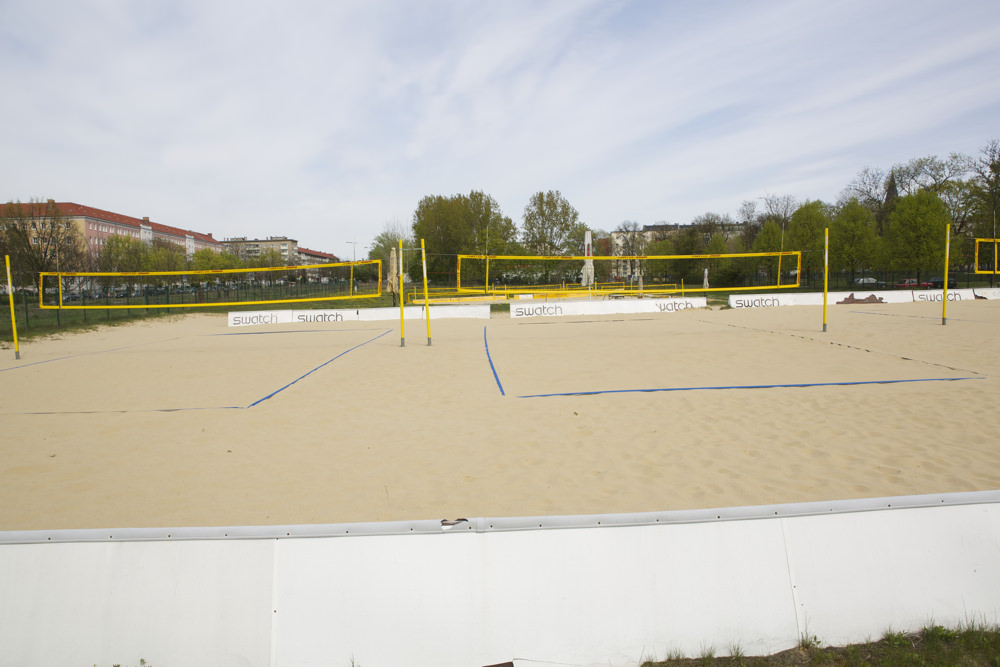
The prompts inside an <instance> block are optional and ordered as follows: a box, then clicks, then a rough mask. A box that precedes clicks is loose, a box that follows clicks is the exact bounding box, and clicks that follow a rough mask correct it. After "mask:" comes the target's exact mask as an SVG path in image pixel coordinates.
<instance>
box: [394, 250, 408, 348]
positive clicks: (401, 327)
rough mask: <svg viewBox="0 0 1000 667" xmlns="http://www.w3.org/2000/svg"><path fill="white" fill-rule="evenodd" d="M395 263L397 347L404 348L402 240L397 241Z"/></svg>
mask: <svg viewBox="0 0 1000 667" xmlns="http://www.w3.org/2000/svg"><path fill="white" fill-rule="evenodd" d="M396 261H397V262H398V263H397V265H396V270H397V273H396V275H397V276H398V277H399V346H400V347H406V324H405V323H404V322H403V239H399V254H398V255H397V256H396Z"/></svg>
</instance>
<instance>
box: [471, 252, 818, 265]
mask: <svg viewBox="0 0 1000 667" xmlns="http://www.w3.org/2000/svg"><path fill="white" fill-rule="evenodd" d="M801 254H802V252H801V251H800V250H781V251H778V250H775V251H773V252H737V253H723V254H706V255H600V256H593V257H588V256H586V255H458V257H459V259H461V258H465V259H489V260H490V261H493V260H498V259H499V260H506V259H527V260H559V259H562V260H586V259H593V260H596V261H607V262H610V261H619V260H629V259H709V258H711V259H726V258H738V257H791V256H793V255H801Z"/></svg>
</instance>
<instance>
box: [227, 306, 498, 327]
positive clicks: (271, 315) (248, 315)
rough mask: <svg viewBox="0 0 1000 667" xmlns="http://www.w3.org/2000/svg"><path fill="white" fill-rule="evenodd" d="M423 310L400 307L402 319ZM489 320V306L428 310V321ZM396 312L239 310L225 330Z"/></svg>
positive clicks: (394, 316) (371, 318) (377, 317)
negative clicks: (429, 314)
mask: <svg viewBox="0 0 1000 667" xmlns="http://www.w3.org/2000/svg"><path fill="white" fill-rule="evenodd" d="M424 317H426V315H424V307H423V306H404V307H403V318H404V319H407V320H422V319H424ZM456 318H471V319H483V320H488V319H490V306H489V304H471V305H450V306H449V305H445V306H431V319H432V320H440V319H456ZM398 319H399V308H357V309H354V308H352V309H316V310H243V311H236V312H231V313H229V326H231V327H246V326H255V325H259V324H314V323H324V324H328V323H335V322H375V321H385V320H398Z"/></svg>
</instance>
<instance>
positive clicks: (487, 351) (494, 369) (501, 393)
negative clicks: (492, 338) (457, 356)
mask: <svg viewBox="0 0 1000 667" xmlns="http://www.w3.org/2000/svg"><path fill="white" fill-rule="evenodd" d="M483 345H485V346H486V360H487V361H489V362H490V370H491V371H493V379H494V380H496V381H497V387H498V388H499V389H500V395H501V396H506V395H507V394H505V393H504V390H503V385H502V384H500V376H498V375H497V369H496V367H495V366H494V365H493V358H492V357H490V344H489V343H488V342H487V341H486V327H483Z"/></svg>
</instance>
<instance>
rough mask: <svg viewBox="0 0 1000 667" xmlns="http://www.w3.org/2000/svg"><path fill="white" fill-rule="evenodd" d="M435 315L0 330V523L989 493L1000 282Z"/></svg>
mask: <svg viewBox="0 0 1000 667" xmlns="http://www.w3.org/2000/svg"><path fill="white" fill-rule="evenodd" d="M432 325H433V332H432V333H433V343H434V344H433V346H431V347H428V346H427V345H426V338H425V334H426V329H425V328H424V326H423V323H420V324H419V325H417V324H411V323H410V322H408V323H407V327H406V334H407V344H406V346H405V347H400V334H399V328H398V322H385V323H378V322H375V323H373V322H353V323H350V322H349V323H336V324H322V325H303V326H297V325H271V326H262V327H252V328H240V329H229V328H227V327H226V319H225V317H224V316H222V315H205V314H200V315H189V316H174V317H163V318H159V319H158V320H156V321H151V322H142V323H137V324H132V325H128V326H119V327H108V328H102V329H99V330H95V331H91V332H86V333H80V334H73V335H67V336H64V337H60V338H50V339H45V340H30V341H28V342H26V343H24V344H23V345H22V346H21V360H20V361H15V359H14V353H13V350H12V349H10V348H9V347H8V348H7V349H3V350H0V423H2V427H0V530H30V529H57V528H98V527H100V528H105V527H155V526H230V525H264V524H300V523H340V522H355V521H383V520H408V519H442V518H457V517H475V516H483V517H494V516H527V515H553V514H592V513H617V512H641V511H657V510H671V509H684V508H708V507H727V506H735V505H758V504H771V503H786V502H800V501H813V500H832V499H846V498H860V497H881V496H893V495H908V494H922V493H939V492H953V491H973V490H988V489H998V488H1000V437H998V433H1000V431H998V428H997V424H998V422H1000V419H998V414H997V412H998V407H1000V346H998V345H997V343H996V340H997V332H998V331H1000V301H982V300H979V301H975V302H963V303H954V304H949V307H948V324H947V326H942V325H941V306H940V304H933V303H914V304H894V305H887V304H865V305H851V306H836V307H831V312H830V316H829V331H828V332H827V333H823V332H822V313H821V310H820V309H819V308H813V307H787V308H777V309H766V310H697V311H695V310H688V311H683V312H679V313H667V314H657V315H635V316H620V315H619V316H600V317H567V318H551V319H536V320H510V319H508V318H507V317H506V315H504V316H502V317H494V318H493V319H491V320H488V321H486V320H441V321H434V322H433V323H432ZM487 346H488V350H489V357H488V356H487ZM490 360H492V364H493V367H492V368H491V364H490ZM494 370H495V375H494ZM946 378H963V379H955V380H945V379H946ZM901 380H905V381H907V382H895V381H901ZM911 380H919V381H914V382H910V381H911ZM887 381H894V382H893V383H891V384H887V383H886V382H887ZM827 383H864V384H827ZM761 385H783V386H780V387H773V386H772V387H764V386H761ZM788 385H808V386H788ZM817 385H818V386H817ZM501 386H502V389H503V392H504V393H503V394H501ZM734 386H740V387H750V386H752V387H753V388H724V387H734ZM653 389H656V390H660V389H677V391H636V390H653ZM583 392H597V393H583ZM566 393H575V394H577V395H563V396H544V395H547V394H566Z"/></svg>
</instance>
